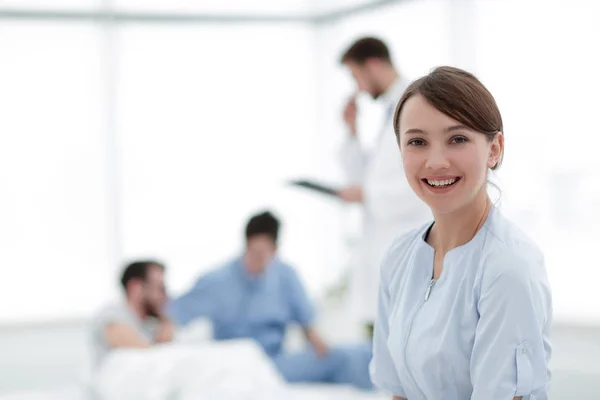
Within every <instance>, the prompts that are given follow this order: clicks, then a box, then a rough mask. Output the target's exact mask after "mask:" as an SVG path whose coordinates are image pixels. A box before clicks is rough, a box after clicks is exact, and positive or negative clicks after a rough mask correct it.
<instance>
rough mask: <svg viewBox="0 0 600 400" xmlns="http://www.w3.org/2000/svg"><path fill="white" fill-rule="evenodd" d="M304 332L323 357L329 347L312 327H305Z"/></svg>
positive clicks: (318, 353)
mask: <svg viewBox="0 0 600 400" xmlns="http://www.w3.org/2000/svg"><path fill="white" fill-rule="evenodd" d="M304 334H305V335H306V339H308V341H309V342H310V345H311V346H312V347H313V349H315V352H316V353H317V355H318V356H319V357H324V356H326V355H327V353H328V351H329V349H328V348H327V345H326V344H325V342H323V339H321V336H320V335H319V334H318V333H317V331H316V330H315V329H314V328H305V329H304Z"/></svg>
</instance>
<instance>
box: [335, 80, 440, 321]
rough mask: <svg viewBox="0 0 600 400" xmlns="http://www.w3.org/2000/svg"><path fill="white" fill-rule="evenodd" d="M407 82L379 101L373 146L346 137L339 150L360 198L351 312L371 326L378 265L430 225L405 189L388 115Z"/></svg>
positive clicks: (424, 211)
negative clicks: (395, 244)
mask: <svg viewBox="0 0 600 400" xmlns="http://www.w3.org/2000/svg"><path fill="white" fill-rule="evenodd" d="M407 86H408V82H406V81H404V80H401V79H398V80H397V81H396V82H395V83H394V84H393V85H392V86H391V87H390V89H388V91H387V92H386V93H385V94H383V95H382V96H381V98H380V99H379V100H380V101H381V103H382V106H383V107H384V109H385V112H384V118H385V120H383V121H381V128H380V130H379V133H378V135H377V138H376V142H375V145H374V146H373V148H372V149H371V150H370V151H366V150H365V149H364V148H363V146H361V144H360V142H359V140H358V139H357V138H356V137H350V138H349V139H347V141H346V142H345V143H344V145H343V146H342V149H341V161H342V166H343V167H344V169H345V172H346V174H347V178H348V180H349V181H350V182H349V183H351V184H361V185H362V187H363V193H364V198H365V199H364V203H363V207H362V209H363V217H362V218H363V220H362V232H361V235H360V239H359V245H358V248H357V255H356V260H355V262H353V266H354V270H353V274H352V280H351V285H350V298H351V303H352V308H353V309H354V310H353V311H354V312H355V313H356V316H357V318H358V320H359V321H362V322H370V323H372V322H373V321H374V320H375V316H376V314H377V294H378V287H379V266H380V264H381V262H382V259H383V256H384V255H385V252H386V251H387V249H388V248H389V246H390V244H391V243H392V241H393V240H394V238H395V237H397V236H398V235H399V234H401V233H403V232H405V231H406V230H408V229H411V228H414V227H416V226H419V225H421V224H424V223H426V222H427V221H429V220H431V218H432V217H431V212H430V210H429V208H428V207H427V206H426V205H425V204H424V203H423V202H422V201H421V200H420V199H419V198H418V197H417V195H416V194H415V193H414V192H413V190H412V189H411V188H410V186H409V184H408V182H407V180H406V176H405V174H404V169H403V167H402V159H401V154H400V149H399V148H398V144H397V142H396V137H395V135H394V127H393V121H392V119H393V113H394V110H395V108H396V105H397V104H398V101H399V100H400V97H401V96H402V94H403V92H404V90H405V89H406V87H407Z"/></svg>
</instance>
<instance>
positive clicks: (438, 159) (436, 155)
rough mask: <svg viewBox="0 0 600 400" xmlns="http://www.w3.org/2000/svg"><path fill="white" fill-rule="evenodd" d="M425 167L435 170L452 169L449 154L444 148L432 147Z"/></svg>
mask: <svg viewBox="0 0 600 400" xmlns="http://www.w3.org/2000/svg"><path fill="white" fill-rule="evenodd" d="M425 167H426V168H429V169H433V170H439V169H447V168H450V162H449V161H448V154H447V152H446V150H445V148H444V147H443V146H430V147H429V152H428V153H427V159H426V161H425Z"/></svg>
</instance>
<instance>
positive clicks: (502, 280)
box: [470, 249, 552, 400]
mask: <svg viewBox="0 0 600 400" xmlns="http://www.w3.org/2000/svg"><path fill="white" fill-rule="evenodd" d="M483 268H484V270H483V273H482V279H481V286H480V293H481V294H480V297H479V301H478V305H477V307H478V312H479V322H478V325H477V329H476V332H475V341H474V345H473V353H472V356H471V367H470V369H471V381H472V383H473V394H472V397H471V400H484V399H485V400H506V399H512V398H513V397H514V396H523V399H524V400H528V399H530V398H535V399H536V400H546V399H547V398H548V393H547V385H548V383H549V381H550V370H549V367H548V363H549V359H550V354H551V346H550V342H549V338H548V333H549V332H548V331H549V326H550V323H551V318H552V304H551V294H550V288H549V285H548V282H547V279H546V273H545V269H544V262H543V258H542V255H541V254H539V255H537V254H532V253H531V252H530V251H529V250H527V249H523V251H519V252H517V251H515V250H508V251H505V252H504V253H498V254H495V255H493V256H489V257H488V258H487V261H486V262H485V263H484V266H483ZM532 396H533V397H532Z"/></svg>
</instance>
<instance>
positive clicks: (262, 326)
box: [168, 258, 314, 357]
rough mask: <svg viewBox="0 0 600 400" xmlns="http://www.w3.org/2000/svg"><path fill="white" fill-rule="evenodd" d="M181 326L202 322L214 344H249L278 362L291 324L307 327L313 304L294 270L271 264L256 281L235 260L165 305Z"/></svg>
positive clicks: (202, 278) (310, 321)
mask: <svg viewBox="0 0 600 400" xmlns="http://www.w3.org/2000/svg"><path fill="white" fill-rule="evenodd" d="M168 313H169V315H170V316H171V318H173V319H174V320H175V322H177V323H179V324H182V325H183V324H187V323H189V322H190V321H192V320H194V319H196V318H199V317H205V318H208V319H210V320H211V322H212V324H213V334H214V338H215V339H216V340H227V339H238V338H250V339H254V340H256V341H257V342H258V343H259V344H260V345H261V346H262V347H263V348H264V350H265V351H266V352H267V354H269V355H270V356H272V357H273V356H276V355H277V354H278V353H279V352H280V350H281V346H282V343H283V340H284V336H285V331H286V327H287V326H288V325H289V324H290V323H298V324H300V325H302V326H308V325H310V324H311V323H312V321H313V318H314V310H313V307H312V304H311V302H310V300H309V298H308V296H307V294H306V292H305V290H304V287H303V285H302V282H301V281H300V279H299V277H298V275H297V274H296V272H295V270H294V269H293V268H292V267H291V266H290V265H288V264H286V263H284V262H282V261H281V260H279V259H277V258H275V259H273V261H272V262H271V263H270V264H269V265H267V267H266V268H265V271H264V272H263V273H262V274H261V275H258V276H254V275H251V274H249V273H248V272H247V270H246V268H245V267H244V265H243V261H242V258H236V259H234V260H232V261H230V262H228V263H227V264H225V265H224V266H222V267H220V268H218V269H216V270H213V271H211V272H208V273H207V274H205V275H204V276H202V277H200V279H198V281H197V282H196V284H195V285H194V286H193V287H192V288H191V289H190V290H189V291H188V292H187V293H185V294H183V295H182V296H180V297H179V298H176V299H174V300H173V301H171V302H170V304H169V305H168Z"/></svg>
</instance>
